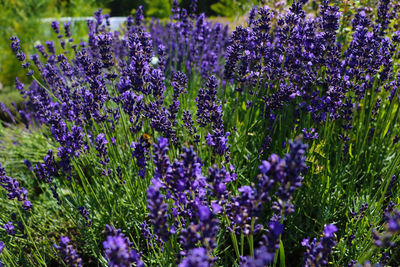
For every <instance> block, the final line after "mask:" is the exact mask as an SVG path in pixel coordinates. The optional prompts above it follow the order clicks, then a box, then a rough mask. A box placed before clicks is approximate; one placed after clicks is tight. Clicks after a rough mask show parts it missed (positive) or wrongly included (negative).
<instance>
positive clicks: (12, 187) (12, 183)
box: [0, 165, 32, 210]
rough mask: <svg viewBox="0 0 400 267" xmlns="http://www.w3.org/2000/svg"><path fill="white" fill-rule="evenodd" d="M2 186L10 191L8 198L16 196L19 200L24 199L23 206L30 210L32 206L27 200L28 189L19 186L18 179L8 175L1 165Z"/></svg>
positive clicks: (0, 177)
mask: <svg viewBox="0 0 400 267" xmlns="http://www.w3.org/2000/svg"><path fill="white" fill-rule="evenodd" d="M0 186H1V187H3V188H4V189H5V190H6V191H7V192H8V199H11V200H12V199H14V198H16V199H17V200H18V201H23V202H24V203H23V205H22V207H23V208H24V209H25V210H29V209H30V208H31V207H32V204H31V202H30V201H28V200H27V195H28V190H26V189H25V188H23V187H20V186H19V183H18V181H17V180H15V179H13V178H11V177H9V176H6V172H5V171H4V168H2V167H1V165H0Z"/></svg>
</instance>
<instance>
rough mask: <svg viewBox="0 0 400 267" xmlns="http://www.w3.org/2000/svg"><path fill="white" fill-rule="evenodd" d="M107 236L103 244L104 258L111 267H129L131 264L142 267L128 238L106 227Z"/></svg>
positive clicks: (118, 231)
mask: <svg viewBox="0 0 400 267" xmlns="http://www.w3.org/2000/svg"><path fill="white" fill-rule="evenodd" d="M106 228H107V232H108V236H107V238H106V240H105V241H104V242H103V247H104V252H105V258H106V259H107V262H108V264H109V265H110V266H112V267H129V266H132V264H133V263H136V266H138V267H143V266H144V264H143V262H142V261H141V260H140V255H139V254H138V253H137V252H136V250H135V249H133V248H132V244H131V243H130V242H129V240H128V238H127V237H126V236H125V235H124V234H123V233H122V232H121V230H119V229H117V230H116V229H114V228H113V227H112V226H109V225H106Z"/></svg>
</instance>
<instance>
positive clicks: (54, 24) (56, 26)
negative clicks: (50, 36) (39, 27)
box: [51, 20, 60, 34]
mask: <svg viewBox="0 0 400 267" xmlns="http://www.w3.org/2000/svg"><path fill="white" fill-rule="evenodd" d="M51 27H52V28H53V30H54V32H55V33H57V34H59V33H60V25H59V22H58V21H56V20H54V21H52V22H51Z"/></svg>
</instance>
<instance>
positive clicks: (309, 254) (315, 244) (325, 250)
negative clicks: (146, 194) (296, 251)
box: [301, 224, 337, 266]
mask: <svg viewBox="0 0 400 267" xmlns="http://www.w3.org/2000/svg"><path fill="white" fill-rule="evenodd" d="M336 232H337V227H336V226H335V225H333V224H328V225H326V226H325V228H324V232H323V237H321V238H320V240H319V241H317V239H316V238H314V239H313V240H311V241H310V239H309V238H306V239H304V240H303V241H302V242H301V244H302V246H304V247H306V253H305V257H304V266H327V265H328V257H329V255H330V253H331V252H332V248H333V247H334V246H335V244H336V237H335V233H336Z"/></svg>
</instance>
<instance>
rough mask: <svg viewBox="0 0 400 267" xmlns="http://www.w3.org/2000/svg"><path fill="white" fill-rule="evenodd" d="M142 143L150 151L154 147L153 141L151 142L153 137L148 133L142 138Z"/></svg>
mask: <svg viewBox="0 0 400 267" xmlns="http://www.w3.org/2000/svg"><path fill="white" fill-rule="evenodd" d="M140 141H141V143H142V144H143V145H144V147H145V148H147V149H149V148H150V147H151V146H152V145H153V140H151V136H150V135H148V134H147V133H144V134H142V136H141V137H140Z"/></svg>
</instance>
